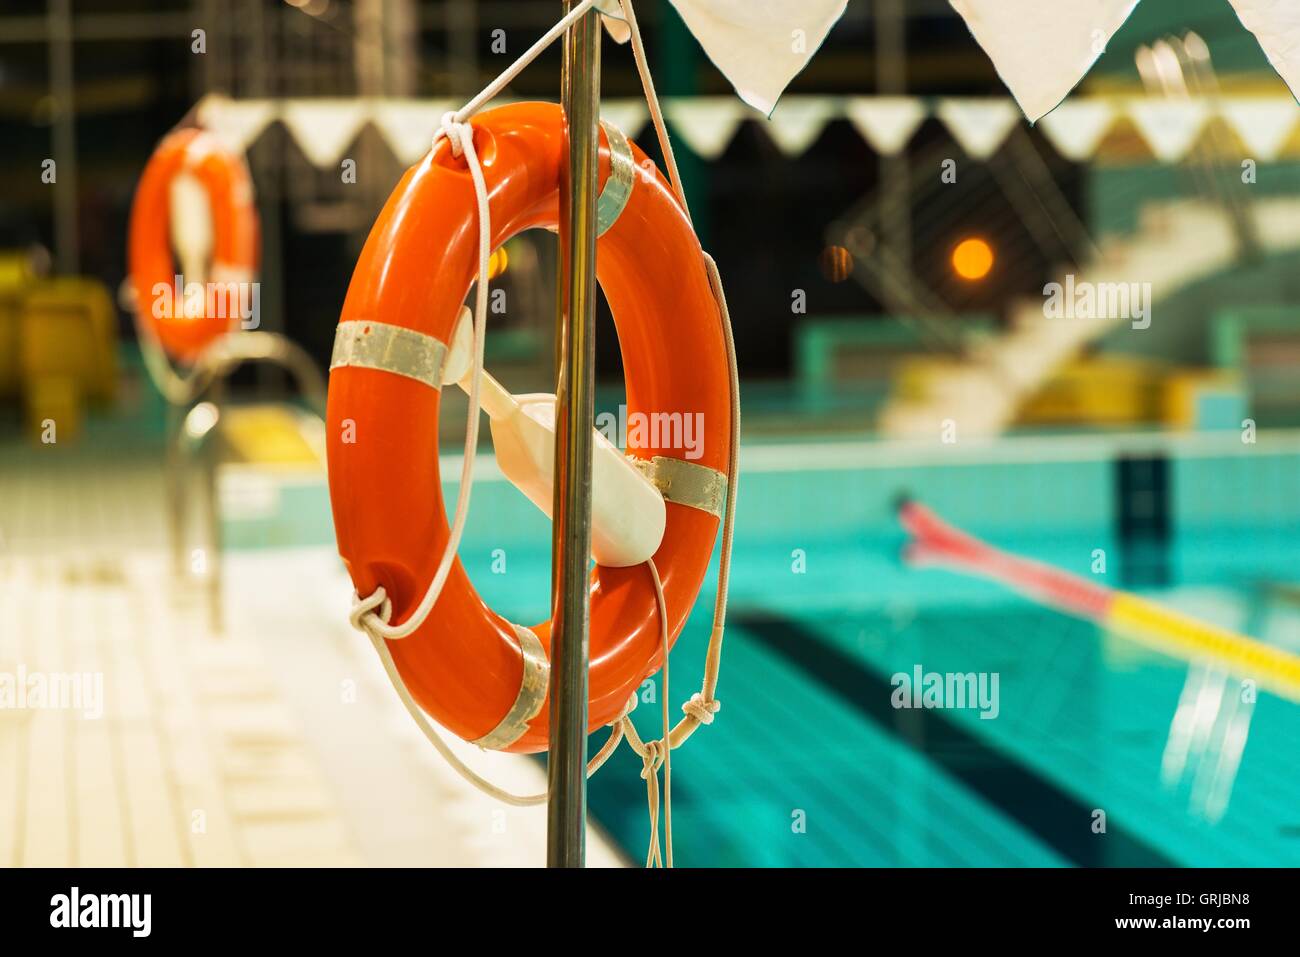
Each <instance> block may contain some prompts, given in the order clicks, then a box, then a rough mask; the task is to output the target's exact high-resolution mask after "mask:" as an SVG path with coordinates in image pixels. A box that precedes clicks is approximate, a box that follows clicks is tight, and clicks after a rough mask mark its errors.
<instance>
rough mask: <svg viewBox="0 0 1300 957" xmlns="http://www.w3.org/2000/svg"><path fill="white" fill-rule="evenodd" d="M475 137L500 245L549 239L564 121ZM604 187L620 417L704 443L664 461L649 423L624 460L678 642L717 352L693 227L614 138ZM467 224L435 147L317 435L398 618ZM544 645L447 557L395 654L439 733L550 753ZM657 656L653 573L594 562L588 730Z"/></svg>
mask: <svg viewBox="0 0 1300 957" xmlns="http://www.w3.org/2000/svg"><path fill="white" fill-rule="evenodd" d="M471 125H472V126H473V129H474V144H475V148H476V150H477V152H478V155H479V158H480V161H481V164H482V169H483V175H484V178H485V180H486V185H487V193H488V197H489V207H490V221H491V227H492V237H491V242H492V246H493V248H495V247H497V246H499V245H501V244H502V243H503V242H505V241H506V240H507V239H509V238H510V237H511V236H513V235H515V234H516V233H519V232H521V231H522V230H525V229H530V228H536V227H547V228H550V227H554V226H555V225H556V221H557V214H558V209H559V206H558V201H559V188H560V169H561V162H562V161H563V158H564V157H565V156H567V153H566V152H565V143H564V134H563V129H562V116H561V113H560V109H559V107H558V106H556V105H554V104H543V103H524V104H515V105H511V106H505V107H501V108H498V109H494V110H490V111H486V112H484V113H482V114H480V115H479V116H478V117H477V118H476V119H474V120H473V121H472V124H471ZM599 181H600V184H601V186H600V189H601V206H600V209H599V213H598V224H597V225H598V230H601V232H600V235H599V239H598V255H597V278H598V280H599V282H600V285H601V287H602V289H603V290H604V293H605V297H606V299H607V300H608V302H609V306H610V310H611V312H612V313H613V317H614V323H615V325H616V327H617V330H618V338H619V344H620V346H621V348H622V353H623V368H624V375H625V380H626V389H627V405H628V419H629V421H646V419H640V418H637V419H634V418H633V416H638V417H640V416H646V417H649V416H652V415H656V414H658V415H661V416H670V417H671V416H672V415H674V414H680V415H682V416H686V415H689V416H693V417H696V418H694V419H693V420H692V421H696V422H699V423H701V424H702V430H703V442H702V444H701V445H699V446H698V447H692V448H690V449H683V448H680V447H671V446H673V445H674V444H675V443H674V442H673V441H671V438H670V437H669V436H667V435H665V434H664V433H663V431H662V430H654V429H650V430H646V432H647V434H646V435H640V434H638V435H635V436H633V435H629V442H628V446H629V447H628V450H627V454H628V455H629V456H631V457H632V459H633V461H634V462H635V463H636V464H637V465H638V467H640V468H642V470H643V471H645V472H646V473H647V474H648V475H650V476H651V478H652V480H653V481H654V482H655V484H656V485H657V486H658V487H659V488H660V490H661V491H663V492H664V497H665V500H666V502H667V519H666V528H665V532H664V536H663V539H662V541H661V544H660V546H659V549H658V551H657V552H656V553H655V556H654V562H655V566H656V568H657V569H658V571H659V574H660V576H661V578H662V582H663V590H664V598H665V605H666V608H667V617H668V622H667V626H668V633H669V636H670V640H675V639H676V637H677V635H678V634H679V633H680V632H681V629H682V627H683V625H684V624H685V622H686V618H687V616H688V615H689V613H690V611H691V608H692V606H693V605H694V603H695V599H696V597H697V596H698V594H699V590H700V586H701V583H702V582H703V579H704V575H705V573H706V571H707V568H708V564H709V559H710V557H711V555H712V552H713V547H714V543H715V540H716V537H717V531H718V526H719V516H720V514H721V511H722V507H723V502H722V498H723V494H724V492H725V485H726V474H725V473H726V469H727V466H728V461H729V454H730V442H731V434H730V428H731V421H730V416H731V406H730V393H729V382H730V380H729V372H728V360H727V351H726V349H727V347H726V340H725V334H724V330H723V325H722V317H721V313H720V310H719V307H718V304H717V301H716V300H715V298H714V295H713V292H712V289H711V286H710V283H709V279H708V274H707V272H706V267H705V260H704V254H703V252H702V250H701V248H700V244H699V241H698V239H697V238H696V237H695V234H694V232H693V230H692V228H691V226H690V223H689V221H688V219H687V217H686V215H685V214H684V212H683V211H682V209H681V207H680V206H679V205H678V203H677V201H676V198H675V197H674V195H673V193H672V191H671V188H670V187H669V186H668V184H667V182H666V181H665V180H664V178H663V177H662V176H661V175H660V174H659V173H658V172H657V171H656V170H654V168H653V165H652V163H651V162H650V161H649V160H648V159H647V158H646V157H645V155H644V154H643V153H642V152H641V151H640V150H639V149H637V148H636V147H635V146H632V145H631V144H630V143H628V141H627V139H626V138H625V137H623V136H622V134H621V133H619V132H618V131H617V130H615V129H614V128H612V127H609V126H605V127H604V130H603V134H602V138H601V145H600V169H599ZM475 223H476V200H475V192H474V188H473V184H472V182H471V176H470V173H469V172H468V170H467V168H466V165H465V161H464V159H463V158H460V159H458V158H455V157H453V155H452V151H451V149H450V147H449V144H448V143H447V142H445V141H443V142H440V143H439V144H438V145H436V146H435V148H434V149H433V150H432V151H431V152H430V153H429V154H428V155H426V156H425V158H424V159H423V160H422V161H421V162H420V163H418V164H417V165H416V166H414V167H412V168H411V169H410V170H408V171H407V172H406V174H405V176H404V177H403V178H402V180H401V182H400V183H399V184H398V186H397V188H396V190H395V191H394V192H393V195H392V196H391V197H390V198H389V200H388V202H387V204H386V205H385V207H384V209H383V211H382V212H381V213H380V215H379V219H378V220H377V222H376V223H375V225H374V227H373V229H372V230H371V232H370V236H369V238H368V239H367V241H366V244H365V247H364V249H363V250H362V253H361V257H360V259H359V260H358V262H357V266H356V270H355V272H354V273H353V276H352V282H351V285H350V286H349V288H348V293H347V298H346V300H345V301H344V304H343V312H342V315H341V317H340V321H339V331H338V334H337V336H336V339H335V354H334V359H333V361H332V362H331V373H330V387H329V404H328V413H327V423H328V429H329V433H328V434H329V484H330V498H331V502H332V505H333V512H334V525H335V532H336V535H337V538H338V545H339V553H340V555H342V557H343V559H344V561H345V562H346V564H347V567H348V569H349V572H350V574H351V577H352V581H353V583H354V585H355V586H356V589H357V593H358V594H359V595H371V594H373V593H375V590H376V588H378V587H380V586H382V587H383V588H384V590H385V592H386V593H387V596H388V598H389V599H391V601H392V616H391V622H392V623H394V624H396V623H400V622H403V621H405V620H406V619H407V618H408V616H409V615H410V614H411V613H412V611H413V610H414V609H415V608H416V606H417V605H418V604H419V602H420V600H421V598H422V597H423V594H424V590H425V588H426V586H427V585H428V583H429V581H430V579H431V578H432V577H433V575H434V571H435V569H436V567H437V565H438V562H439V559H440V558H441V555H442V551H443V549H444V547H445V546H446V543H447V540H448V537H449V530H448V524H447V515H446V511H445V508H444V505H443V500H442V494H441V488H442V487H441V482H440V479H439V474H438V429H437V426H438V411H439V399H440V392H439V389H438V387H439V385H440V380H439V378H438V375H439V373H440V368H441V362H442V361H443V359H444V357H445V353H446V348H447V344H448V343H450V342H452V341H453V332H454V329H455V324H456V322H457V317H458V313H459V311H460V307H461V304H462V302H464V300H465V297H466V295H467V294H468V292H469V289H470V286H471V284H472V283H473V281H474V279H475V276H476V266H477V262H478V254H479V249H478V236H477V229H476V227H475ZM683 421H684V420H683ZM655 443H661V444H655ZM676 444H680V443H676ZM549 644H550V623H549V622H543V623H541V624H539V625H535V626H532V627H531V628H524V627H521V626H518V625H515V624H512V623H511V622H509V621H507V620H506V619H504V618H502V617H501V616H500V615H497V614H496V613H495V612H493V611H492V610H491V609H490V608H488V607H487V606H486V605H485V604H484V602H483V601H482V599H481V598H480V597H479V596H478V594H477V593H476V592H475V590H474V587H473V585H472V584H471V582H470V580H469V578H468V576H467V575H466V573H465V570H464V569H463V567H462V566H461V564H460V562H459V561H457V562H455V563H454V565H453V567H452V570H451V573H450V575H449V577H448V579H447V581H446V584H445V585H444V587H443V589H442V592H441V593H440V594H439V596H438V600H437V602H436V604H435V605H434V606H433V609H432V613H431V614H430V615H429V617H428V618H427V619H426V620H425V621H424V622H423V624H421V625H420V626H419V627H418V628H417V629H416V630H415V631H414V632H413V633H412V634H411V635H410V636H409V637H407V638H404V639H401V640H396V641H391V642H389V649H390V651H391V653H392V657H393V659H394V660H395V662H396V665H397V669H398V671H399V673H400V675H401V677H402V680H403V682H404V683H405V684H406V686H407V689H408V690H409V691H410V693H411V696H412V697H413V698H414V699H415V700H416V701H417V702H418V703H419V704H420V706H421V707H422V708H423V709H424V710H425V711H427V712H428V713H429V714H430V715H432V716H433V717H434V718H435V719H436V720H437V721H438V722H439V723H440V724H442V725H443V726H444V727H446V728H448V729H450V730H451V731H453V732H454V733H456V734H457V735H459V736H460V737H462V738H465V739H467V740H470V741H476V742H478V743H479V744H481V745H483V746H484V747H490V748H495V749H498V750H509V751H539V750H544V749H545V748H546V746H547V722H548V714H547V712H548V708H547V702H546V700H545V698H546V684H545V667H546V666H545V661H546V659H547V658H548V657H549ZM661 659H662V651H661V645H660V620H659V612H658V608H657V604H656V596H655V591H654V585H653V579H652V577H651V570H650V569H649V568H648V567H646V566H645V565H638V566H633V567H628V568H611V567H603V566H599V565H598V566H596V567H595V569H594V571H593V573H592V577H591V643H590V661H591V665H590V673H589V680H588V687H589V694H590V701H589V710H588V715H589V722H590V727H591V729H593V730H594V729H596V728H598V727H600V726H601V725H605V724H608V723H609V722H611V721H613V720H614V719H616V718H617V717H618V715H619V714H620V713H621V712H622V711H624V709H625V708H626V707H627V704H628V699H629V696H630V695H631V694H632V693H633V692H634V691H635V690H636V689H637V687H638V686H639V684H640V683H641V681H643V680H644V679H645V678H646V677H647V676H648V675H649V674H652V673H653V672H654V671H655V670H657V669H658V668H659V666H660V665H661V663H662V662H661Z"/></svg>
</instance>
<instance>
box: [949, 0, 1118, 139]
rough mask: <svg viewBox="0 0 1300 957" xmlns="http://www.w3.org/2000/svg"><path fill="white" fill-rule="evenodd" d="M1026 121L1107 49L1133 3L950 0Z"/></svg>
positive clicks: (1074, 83) (1052, 102)
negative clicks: (1022, 111) (1017, 104)
mask: <svg viewBox="0 0 1300 957" xmlns="http://www.w3.org/2000/svg"><path fill="white" fill-rule="evenodd" d="M949 2H950V3H951V4H952V7H953V9H955V10H956V11H957V12H958V13H959V14H961V16H962V19H964V20H965V21H966V26H967V27H968V28H969V29H970V32H971V35H972V36H974V37H975V40H976V42H978V43H979V45H980V46H981V47H983V48H984V52H985V53H987V54H988V55H989V59H991V60H992V61H993V65H994V67H996V68H997V71H998V74H999V75H1000V76H1001V77H1002V82H1003V83H1005V84H1006V85H1007V88H1008V89H1010V90H1011V95H1012V96H1014V97H1015V98H1016V102H1017V103H1019V104H1020V108H1021V109H1022V110H1024V112H1025V115H1026V116H1027V117H1029V119H1030V121H1031V122H1033V121H1036V120H1038V119H1039V118H1040V117H1042V116H1044V115H1046V114H1047V113H1048V112H1049V111H1050V110H1051V109H1052V108H1053V107H1054V106H1056V104H1058V103H1060V102H1061V101H1062V100H1063V99H1065V97H1066V96H1067V95H1068V94H1069V92H1070V91H1071V90H1073V89H1074V88H1075V86H1077V85H1078V83H1079V81H1080V80H1082V79H1083V76H1084V74H1085V73H1087V72H1088V70H1089V68H1090V67H1091V66H1092V65H1093V63H1095V62H1096V60H1097V58H1098V57H1099V56H1101V55H1102V53H1104V52H1105V51H1106V44H1107V43H1109V42H1110V38H1111V37H1112V36H1114V35H1115V31H1116V30H1118V29H1119V28H1120V27H1121V26H1123V24H1124V21H1125V20H1127V19H1128V15H1129V14H1130V13H1132V12H1133V8H1134V7H1136V6H1137V4H1138V0H949Z"/></svg>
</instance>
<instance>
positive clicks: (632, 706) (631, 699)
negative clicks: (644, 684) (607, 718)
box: [606, 691, 637, 728]
mask: <svg viewBox="0 0 1300 957" xmlns="http://www.w3.org/2000/svg"><path fill="white" fill-rule="evenodd" d="M636 706H637V698H636V692H635V691H633V692H632V693H631V694H630V695H628V696H627V704H626V705H624V706H623V710H622V711H620V712H619V713H618V715H617V716H616V717H615V718H614V720H613V721H611V722H610V723H609V724H608V725H606V727H609V728H612V727H614V726H615V725H617V724H620V723H621V722H622V721H623V719H624V718H626V717H627V716H628V715H630V714H631V713H632V712H633V711H635V710H636Z"/></svg>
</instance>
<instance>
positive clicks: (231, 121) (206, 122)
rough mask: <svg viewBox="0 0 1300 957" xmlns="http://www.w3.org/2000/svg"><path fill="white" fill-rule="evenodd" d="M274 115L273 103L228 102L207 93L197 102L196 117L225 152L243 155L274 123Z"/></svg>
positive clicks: (255, 101)
mask: <svg viewBox="0 0 1300 957" xmlns="http://www.w3.org/2000/svg"><path fill="white" fill-rule="evenodd" d="M275 113H276V104H275V101H274V100H232V99H230V98H229V97H226V96H221V95H220V94H216V93H211V94H209V95H207V96H205V97H204V98H203V99H202V100H201V101H200V102H199V107H198V111H197V113H196V116H197V117H198V121H199V123H200V125H202V126H203V127H204V129H207V130H209V131H210V132H211V133H212V135H213V136H215V137H216V138H217V139H218V140H220V141H221V143H222V144H223V145H224V146H225V147H226V148H227V149H229V150H232V151H234V152H236V153H244V152H247V150H248V147H249V146H250V145H252V144H253V143H254V142H255V141H256V140H257V138H258V137H259V136H261V135H262V131H263V130H265V129H266V127H267V126H268V125H269V124H270V123H271V121H272V120H274V119H275Z"/></svg>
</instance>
